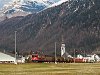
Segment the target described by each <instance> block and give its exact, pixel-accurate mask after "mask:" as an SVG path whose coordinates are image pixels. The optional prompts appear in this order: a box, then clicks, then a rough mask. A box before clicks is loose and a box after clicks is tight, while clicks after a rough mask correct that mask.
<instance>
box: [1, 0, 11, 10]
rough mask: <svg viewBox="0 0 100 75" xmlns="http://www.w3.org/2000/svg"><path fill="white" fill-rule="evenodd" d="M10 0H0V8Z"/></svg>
mask: <svg viewBox="0 0 100 75" xmlns="http://www.w3.org/2000/svg"><path fill="white" fill-rule="evenodd" d="M10 1H11V0H0V9H1V8H2V7H3V5H4V4H6V3H8V2H10Z"/></svg>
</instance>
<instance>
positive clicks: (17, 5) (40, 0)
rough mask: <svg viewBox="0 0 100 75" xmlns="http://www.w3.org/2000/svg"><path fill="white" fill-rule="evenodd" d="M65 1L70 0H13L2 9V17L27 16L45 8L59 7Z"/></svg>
mask: <svg viewBox="0 0 100 75" xmlns="http://www.w3.org/2000/svg"><path fill="white" fill-rule="evenodd" d="M65 1H68V0H11V1H10V2H8V3H6V4H4V6H3V8H1V10H0V16H7V17H14V16H26V15H28V14H31V13H37V12H39V11H41V10H43V9H45V8H50V7H53V6H57V5H59V4H61V3H63V2H65Z"/></svg>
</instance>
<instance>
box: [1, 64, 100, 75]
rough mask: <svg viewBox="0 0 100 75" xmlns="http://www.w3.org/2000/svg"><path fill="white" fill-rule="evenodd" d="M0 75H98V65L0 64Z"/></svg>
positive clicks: (99, 67) (99, 74)
mask: <svg viewBox="0 0 100 75" xmlns="http://www.w3.org/2000/svg"><path fill="white" fill-rule="evenodd" d="M0 75H100V63H58V64H54V63H29V64H17V65H14V64H0Z"/></svg>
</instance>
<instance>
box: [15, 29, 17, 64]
mask: <svg viewBox="0 0 100 75" xmlns="http://www.w3.org/2000/svg"><path fill="white" fill-rule="evenodd" d="M16 33H17V31H15V64H17V61H16Z"/></svg>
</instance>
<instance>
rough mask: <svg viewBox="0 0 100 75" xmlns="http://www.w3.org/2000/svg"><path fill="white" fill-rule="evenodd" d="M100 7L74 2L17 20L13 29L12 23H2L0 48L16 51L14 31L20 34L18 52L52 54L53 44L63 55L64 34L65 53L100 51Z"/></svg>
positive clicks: (86, 0) (94, 1)
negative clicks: (62, 42) (55, 44)
mask: <svg viewBox="0 0 100 75" xmlns="http://www.w3.org/2000/svg"><path fill="white" fill-rule="evenodd" d="M99 4H100V2H99V0H72V1H69V2H66V3H63V4H62V5H59V6H56V7H52V8H49V9H47V10H44V11H42V12H40V13H37V14H32V15H28V16H26V17H25V18H23V19H22V18H21V19H19V20H18V21H17V19H14V20H15V23H14V25H12V24H13V20H12V19H9V20H5V21H3V22H1V23H0V39H1V40H0V48H2V49H12V50H13V49H14V31H15V30H17V48H18V50H19V51H22V50H28V51H29V50H34V51H37V50H43V51H44V52H46V53H48V54H53V52H54V42H57V51H58V52H57V53H58V54H60V44H61V40H62V39H61V36H62V34H63V37H64V42H65V43H66V51H68V52H70V53H71V51H72V53H73V50H74V49H77V50H80V49H81V50H86V52H92V51H94V50H96V49H98V48H100V21H99V19H100V5H99ZM5 24H6V26H5ZM10 25H11V26H10ZM1 32H2V33H1Z"/></svg>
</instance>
